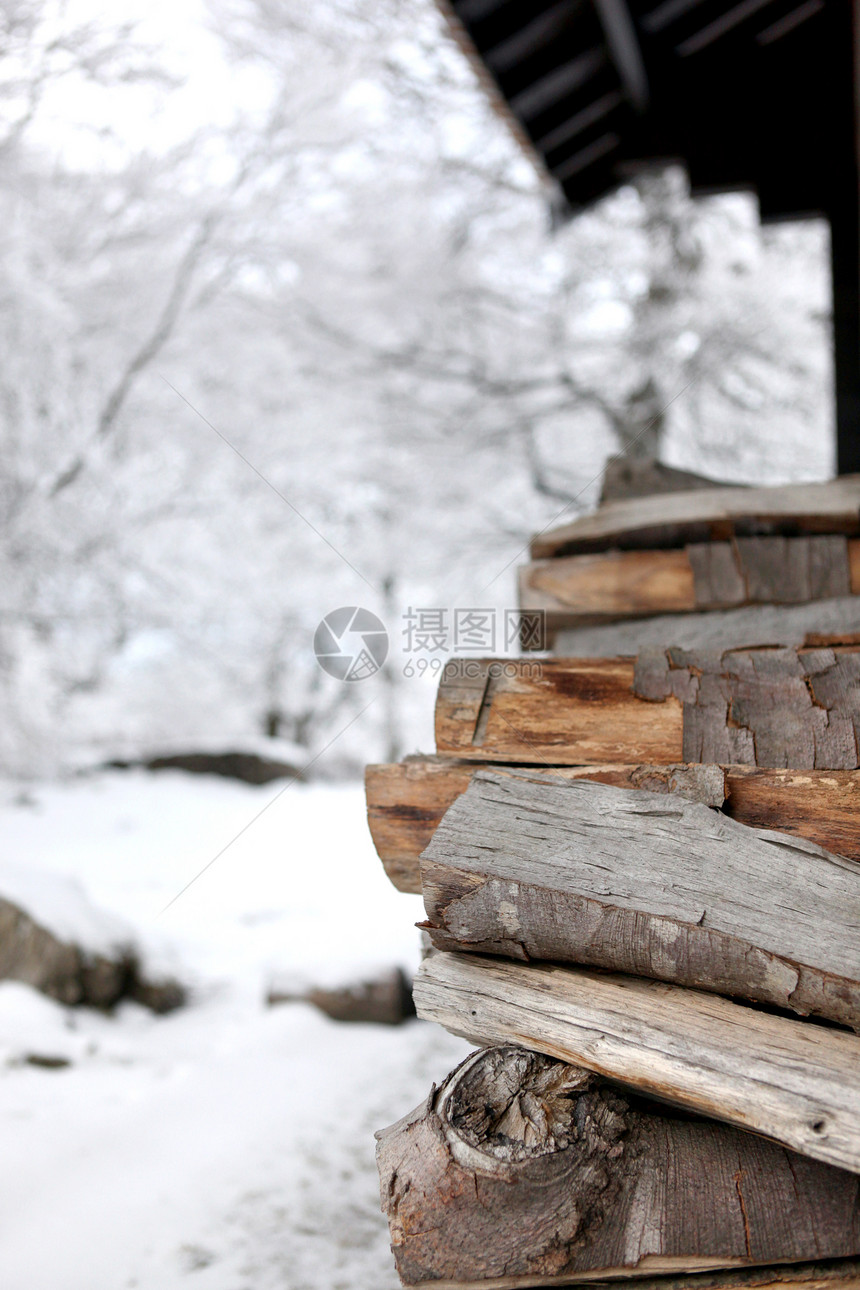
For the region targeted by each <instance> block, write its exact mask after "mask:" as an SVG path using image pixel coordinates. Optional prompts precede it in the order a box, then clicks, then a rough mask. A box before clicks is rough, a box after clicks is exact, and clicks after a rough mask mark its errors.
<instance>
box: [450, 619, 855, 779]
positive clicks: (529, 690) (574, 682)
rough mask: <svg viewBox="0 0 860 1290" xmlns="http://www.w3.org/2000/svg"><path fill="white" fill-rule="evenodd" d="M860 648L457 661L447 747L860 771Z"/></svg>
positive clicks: (491, 756)
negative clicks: (623, 657) (603, 657)
mask: <svg viewBox="0 0 860 1290" xmlns="http://www.w3.org/2000/svg"><path fill="white" fill-rule="evenodd" d="M858 730H860V647H858V646H857V645H852V646H838V647H834V648H829V649H823V648H822V649H803V650H795V649H736V650H729V651H725V652H721V651H719V650H700V651H684V650H678V649H669V650H655V651H644V652H643V653H641V654H640V655H639V656H638V658H637V660H636V663H635V665H634V663H633V661H632V660H629V659H546V660H542V661H541V662H535V661H530V660H524V659H522V660H507V661H504V660H490V659H454V660H452V662H450V663H449V664H448V665H447V666H446V668H445V670H444V672H443V674H442V680H441V682H440V685H439V693H438V697H437V702H436V746H437V750H438V751H439V752H441V753H449V754H454V755H456V756H459V757H466V758H474V759H476V760H481V761H488V760H490V761H492V760H498V761H515V762H543V763H544V764H547V763H550V764H551V763H553V762H555V763H561V764H574V765H593V764H598V763H601V762H633V761H638V762H655V763H658V764H660V765H665V764H667V763H677V762H715V763H720V764H728V763H735V764H739V765H748V766H772V767H785V768H788V769H794V770H807V769H808V770H812V769H818V770H856V769H857V768H858V766H860V753H858V742H860V741H858V733H857V732H858Z"/></svg>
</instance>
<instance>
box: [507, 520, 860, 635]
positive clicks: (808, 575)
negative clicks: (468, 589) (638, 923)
mask: <svg viewBox="0 0 860 1290" xmlns="http://www.w3.org/2000/svg"><path fill="white" fill-rule="evenodd" d="M857 592H860V540H858V539H846V538H844V537H840V536H821V537H796V538H783V537H774V538H738V539H736V540H735V541H733V542H702V543H695V544H693V545H690V546H687V547H685V548H680V549H677V550H671V549H670V550H665V551H660V550H657V551H607V552H601V553H599V554H596V555H576V556H566V557H562V558H560V559H556V560H540V561H536V562H534V563H532V564H528V565H524V566H523V567H521V569H520V570H519V602H520V608H521V609H523V610H526V611H534V610H542V611H543V612H544V613H545V615H546V626H547V631H548V633H549V634H550V635H551V636H552V635H554V634H555V633H556V632H558V631H560V630H564V629H566V628H572V627H576V626H578V625H581V624H588V623H600V622H611V621H612V620H613V619H618V618H630V617H638V616H649V615H656V614H683V613H693V612H695V611H696V610H703V609H708V610H713V609H732V608H737V607H738V606H742V605H761V604H776V605H798V604H804V603H806V602H809V601H819V600H831V599H835V598H837V597H844V596H848V595H850V594H852V593H853V594H857Z"/></svg>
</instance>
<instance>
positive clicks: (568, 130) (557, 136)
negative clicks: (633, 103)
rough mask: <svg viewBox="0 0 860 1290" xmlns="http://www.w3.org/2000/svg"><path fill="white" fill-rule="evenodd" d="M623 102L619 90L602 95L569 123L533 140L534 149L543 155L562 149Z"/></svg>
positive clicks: (566, 122) (622, 96)
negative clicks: (537, 149)
mask: <svg viewBox="0 0 860 1290" xmlns="http://www.w3.org/2000/svg"><path fill="white" fill-rule="evenodd" d="M623 102H624V95H623V94H622V93H621V91H620V90H612V91H611V92H610V93H609V94H604V95H603V97H602V98H599V99H595V101H594V102H593V103H589V105H588V107H587V108H583V109H582V111H581V112H577V114H576V116H572V117H571V118H570V120H569V121H565V123H564V125H559V126H556V128H555V129H554V130H550V132H549V134H544V135H541V137H540V138H539V139H536V140H535V147H537V148H539V149H540V151H541V152H542V153H543V154H544V155H546V154H547V153H548V152H554V151H555V149H556V148H562V147H564V145H565V144H566V143H570V141H571V139H575V138H576V136H577V135H578V134H582V133H583V131H584V130H587V129H588V127H589V126H591V125H596V123H597V122H598V121H602V120H603V118H604V117H605V116H608V115H609V113H610V112H611V111H612V110H613V108H617V107H618V106H619V104H621V103H623Z"/></svg>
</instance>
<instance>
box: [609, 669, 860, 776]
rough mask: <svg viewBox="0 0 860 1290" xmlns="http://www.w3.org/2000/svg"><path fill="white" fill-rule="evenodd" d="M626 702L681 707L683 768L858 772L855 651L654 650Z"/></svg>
mask: <svg viewBox="0 0 860 1290" xmlns="http://www.w3.org/2000/svg"><path fill="white" fill-rule="evenodd" d="M633 690H634V693H635V694H636V695H637V696H638V697H640V698H644V699H648V700H652V701H655V700H656V701H658V702H660V701H663V700H665V699H666V698H668V697H670V696H677V697H678V698H680V699H681V701H682V703H683V705H684V723H683V724H684V737H683V753H684V756H683V758H682V760H684V761H714V762H738V763H740V764H742V765H758V766H785V767H793V768H796V769H801V770H803V769H812V768H818V769H822V770H825V769H833V770H854V769H856V768H857V767H858V765H860V754H858V740H857V731H858V728H860V649H858V648H857V647H856V646H855V647H844V648H838V649H823V648H822V649H805V650H793V649H773V650H761V649H757V650H729V651H725V652H719V651H712V650H678V649H669V650H656V651H652V652H643V653H641V654H640V655H639V657H638V659H637V661H636V671H635V675H634V681H633Z"/></svg>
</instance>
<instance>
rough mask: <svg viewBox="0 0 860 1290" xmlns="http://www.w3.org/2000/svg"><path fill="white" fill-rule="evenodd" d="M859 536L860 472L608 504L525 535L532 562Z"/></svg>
mask: <svg viewBox="0 0 860 1290" xmlns="http://www.w3.org/2000/svg"><path fill="white" fill-rule="evenodd" d="M798 532H800V533H811V534H812V533H828V534H837V533H841V534H846V535H851V534H856V533H860V476H857V475H845V476H843V477H842V478H841V479H834V480H831V481H829V482H828V483H824V484H792V485H786V486H783V487H779V488H715V489H713V490H710V489H698V490H692V491H690V492H687V493H669V494H664V495H661V496H655V497H641V498H635V499H631V500H629V501H619V502H609V503H607V504H606V505H605V506H601V507H599V508H598V510H596V511H595V512H594V513H593V514H591V515H584V516H582V517H581V518H580V519H577V520H574V521H573V522H572V523H570V524H564V525H562V526H560V527H559V528H556V529H551V530H550V531H548V532H545V533H539V534H537V536H536V537H534V538H533V539H532V543H531V554H532V558H533V559H535V560H540V559H547V558H550V557H554V556H558V555H573V554H575V553H576V552H580V551H582V552H586V551H599V550H606V549H607V548H608V547H611V546H617V547H622V548H624V547H628V548H629V547H659V546H683V545H685V543H688V542H703V541H704V542H707V541H715V540H716V541H718V540H720V539H727V538H730V537H755V536H779V535H781V534H793V533H798Z"/></svg>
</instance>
